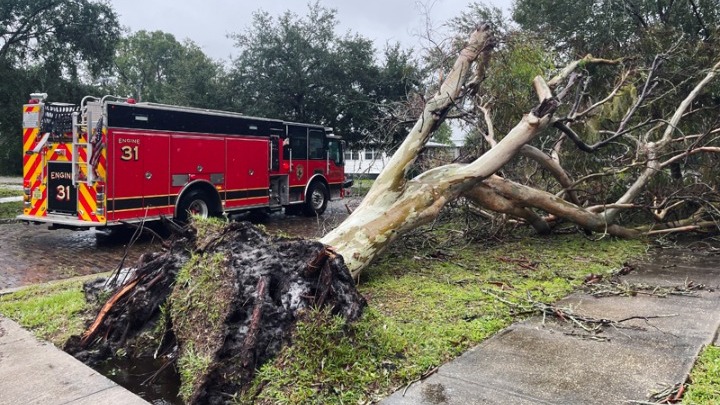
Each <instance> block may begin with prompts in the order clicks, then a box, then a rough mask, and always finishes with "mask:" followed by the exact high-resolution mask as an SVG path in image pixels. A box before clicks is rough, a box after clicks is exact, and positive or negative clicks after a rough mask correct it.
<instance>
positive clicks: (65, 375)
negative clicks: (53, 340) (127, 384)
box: [0, 316, 148, 405]
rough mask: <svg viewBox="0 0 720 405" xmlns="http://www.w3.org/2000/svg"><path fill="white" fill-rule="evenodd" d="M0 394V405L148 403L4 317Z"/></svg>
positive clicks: (0, 341)
mask: <svg viewBox="0 0 720 405" xmlns="http://www.w3.org/2000/svg"><path fill="white" fill-rule="evenodd" d="M0 392H1V393H2V396H0V404H38V405H40V404H42V405H61V404H72V405H81V404H83V405H84V404H88V405H89V404H124V405H147V404H148V402H146V401H144V400H143V399H142V398H140V397H139V396H137V395H135V394H133V393H131V392H130V391H128V390H126V389H125V388H123V387H121V386H119V385H117V384H116V383H114V382H112V381H111V380H109V379H108V378H106V377H105V376H103V375H101V374H99V373H98V372H96V371H95V370H93V369H91V368H90V367H88V366H86V365H84V364H83V363H81V362H79V361H78V360H76V359H75V358H74V357H72V356H70V355H69V354H67V353H65V352H63V351H62V350H60V349H58V348H56V347H55V346H53V345H51V344H48V343H44V342H40V341H38V340H37V339H36V338H35V337H34V336H33V335H32V334H31V333H30V332H28V331H26V330H24V329H22V328H21V327H20V326H19V325H18V324H17V323H15V322H13V321H11V320H9V319H6V318H3V317H1V316H0Z"/></svg>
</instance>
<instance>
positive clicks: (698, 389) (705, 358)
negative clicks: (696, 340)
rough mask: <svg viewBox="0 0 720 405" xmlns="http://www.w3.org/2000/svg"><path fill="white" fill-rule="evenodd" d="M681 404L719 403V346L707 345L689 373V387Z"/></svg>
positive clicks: (702, 404)
mask: <svg viewBox="0 0 720 405" xmlns="http://www.w3.org/2000/svg"><path fill="white" fill-rule="evenodd" d="M682 403H683V404H692V405H705V404H707V405H712V404H718V403H720V347H718V346H708V347H706V348H705V350H703V352H702V353H701V354H700V357H699V358H698V361H697V363H695V367H693V370H692V372H691V373H690V387H689V388H688V390H687V392H686V393H685V396H684V397H683V402H682Z"/></svg>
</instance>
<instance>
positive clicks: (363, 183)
mask: <svg viewBox="0 0 720 405" xmlns="http://www.w3.org/2000/svg"><path fill="white" fill-rule="evenodd" d="M374 182H375V180H374V179H355V180H353V186H352V188H351V190H352V195H354V196H363V195H365V194H367V192H368V191H370V187H372V185H373V183H374Z"/></svg>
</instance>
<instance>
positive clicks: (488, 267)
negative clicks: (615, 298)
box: [237, 236, 644, 404]
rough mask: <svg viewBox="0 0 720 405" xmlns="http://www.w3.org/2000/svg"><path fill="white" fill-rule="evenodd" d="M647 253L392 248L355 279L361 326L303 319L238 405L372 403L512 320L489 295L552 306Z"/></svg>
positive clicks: (516, 245) (598, 245)
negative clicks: (363, 307) (589, 279)
mask: <svg viewBox="0 0 720 405" xmlns="http://www.w3.org/2000/svg"><path fill="white" fill-rule="evenodd" d="M643 252H644V244H643V243H641V242H637V241H623V240H612V239H609V238H607V239H603V240H601V241H598V242H591V241H588V240H586V239H584V238H582V237H581V236H556V237H551V238H527V239H523V240H520V241H515V242H509V243H503V244H500V245H497V246H492V247H487V246H483V245H480V244H458V246H457V248H456V249H453V250H451V249H447V248H446V249H442V250H435V249H432V248H430V249H423V250H419V251H417V252H415V253H414V254H413V252H411V251H408V250H406V251H404V252H402V251H399V250H397V249H396V250H395V252H391V253H390V254H385V255H383V257H382V258H381V259H380V261H379V263H377V264H376V265H375V266H373V267H372V268H370V269H368V271H367V272H366V274H367V276H366V277H364V278H363V279H362V280H361V284H360V287H359V288H360V290H361V292H362V293H363V295H364V296H365V297H367V298H368V302H369V308H368V309H367V311H366V313H365V314H364V316H363V317H362V319H361V320H360V321H359V322H357V323H355V324H352V325H346V324H345V323H344V322H343V321H342V320H341V319H334V318H331V317H329V316H327V315H326V314H325V315H324V314H322V313H320V314H318V313H316V314H313V315H311V316H309V317H308V318H307V319H306V320H305V321H303V322H301V323H300V324H299V325H298V329H297V332H296V336H295V343H294V346H292V347H289V348H287V349H285V350H284V351H283V353H282V354H281V355H280V356H279V357H278V358H277V359H276V361H275V362H274V363H272V364H267V365H265V366H264V367H262V368H261V369H260V371H259V373H258V376H257V377H256V379H255V382H254V388H253V389H251V390H250V391H249V392H248V393H246V394H245V396H243V397H240V398H239V399H238V400H237V402H239V403H249V402H251V401H253V400H254V401H256V402H259V403H287V404H294V403H317V404H322V403H365V402H367V401H374V400H378V399H380V398H383V397H384V396H385V395H387V394H389V393H391V392H392V391H394V390H396V389H398V388H401V387H403V386H404V385H406V384H408V383H409V382H410V381H413V380H415V379H417V378H419V377H420V376H421V375H423V374H424V373H426V372H427V371H429V370H431V369H433V368H434V367H436V366H438V365H440V364H442V363H443V362H445V361H447V360H449V359H452V358H454V357H456V356H458V355H460V354H461V353H462V352H464V351H465V350H467V349H469V348H470V347H472V346H474V345H476V344H478V343H479V342H481V341H483V340H484V339H487V338H488V337H490V336H492V335H493V334H494V333H496V332H498V331H499V330H501V329H503V328H504V327H506V326H508V325H510V324H511V323H512V322H513V321H515V320H516V318H515V317H513V315H512V308H510V307H509V306H508V305H506V304H504V303H502V302H498V300H497V299H495V298H494V297H493V296H492V295H491V294H489V293H492V294H495V295H500V296H502V297H503V298H504V299H506V300H509V301H516V302H520V301H523V300H525V299H526V297H527V296H528V295H529V296H531V297H532V298H533V299H535V300H540V301H544V302H553V301H556V300H558V299H560V298H562V297H564V296H566V295H567V294H568V293H570V292H572V291H573V289H574V288H575V287H577V286H578V285H580V284H581V283H582V281H583V279H584V277H585V276H586V275H588V274H589V273H596V274H607V273H609V272H610V271H611V270H613V269H614V268H617V267H619V266H620V265H621V263H622V262H623V261H624V260H626V259H627V258H628V257H630V256H637V255H638V254H641V253H643ZM393 253H394V254H393ZM443 255H446V256H443ZM419 256H422V257H423V258H419ZM433 257H438V258H440V257H442V258H443V259H442V260H438V259H433ZM523 266H525V267H523ZM259 387H263V388H262V390H261V392H260V393H259V395H258V396H257V397H253V395H254V394H256V393H257V391H258V388H259Z"/></svg>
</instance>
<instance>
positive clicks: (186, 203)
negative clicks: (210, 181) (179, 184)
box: [176, 190, 213, 222]
mask: <svg viewBox="0 0 720 405" xmlns="http://www.w3.org/2000/svg"><path fill="white" fill-rule="evenodd" d="M176 215H177V219H178V220H179V221H182V222H186V221H187V220H188V218H189V217H190V216H191V215H195V216H198V217H200V218H207V217H211V216H213V210H212V209H211V208H210V199H209V198H208V197H207V195H206V194H205V193H203V192H202V191H199V190H196V191H191V192H190V193H188V195H186V196H184V197H183V199H182V200H181V201H180V204H179V205H178V212H177V214H176Z"/></svg>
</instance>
